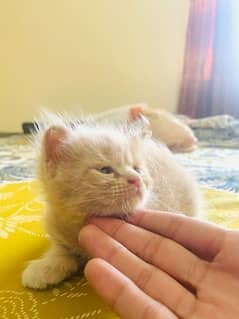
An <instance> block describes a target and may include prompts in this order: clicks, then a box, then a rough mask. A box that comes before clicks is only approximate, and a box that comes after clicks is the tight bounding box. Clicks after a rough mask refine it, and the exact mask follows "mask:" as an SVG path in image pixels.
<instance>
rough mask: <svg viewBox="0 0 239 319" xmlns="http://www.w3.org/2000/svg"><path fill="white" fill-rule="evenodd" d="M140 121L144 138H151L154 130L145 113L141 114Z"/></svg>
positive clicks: (141, 133)
mask: <svg viewBox="0 0 239 319" xmlns="http://www.w3.org/2000/svg"><path fill="white" fill-rule="evenodd" d="M138 123H139V126H140V135H141V137H142V138H147V137H148V138H150V137H151V136H152V131H151V128H150V122H149V120H148V119H147V117H145V116H144V115H142V114H140V115H139V118H138Z"/></svg>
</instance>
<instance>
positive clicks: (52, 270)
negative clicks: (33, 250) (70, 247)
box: [22, 244, 79, 289]
mask: <svg viewBox="0 0 239 319" xmlns="http://www.w3.org/2000/svg"><path fill="white" fill-rule="evenodd" d="M78 267H79V260H78V258H77V256H74V255H71V254H70V253H69V252H68V251H67V250H66V249H65V248H63V247H61V246H59V245H56V244H53V246H52V247H51V248H50V250H49V251H47V252H46V254H45V255H44V256H43V257H42V258H40V259H37V260H33V261H31V262H30V264H29V265H28V267H27V268H26V269H25V270H24V272H23V274H22V284H23V286H25V287H29V288H34V289H44V288H47V287H48V286H49V285H55V284H58V283H59V282H61V281H62V280H64V279H65V278H67V277H69V276H70V275H71V274H73V273H74V272H76V271H77V269H78Z"/></svg>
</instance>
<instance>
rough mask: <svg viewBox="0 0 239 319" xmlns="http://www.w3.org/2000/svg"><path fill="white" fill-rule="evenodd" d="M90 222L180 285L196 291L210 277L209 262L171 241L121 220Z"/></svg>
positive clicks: (95, 219) (98, 219)
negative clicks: (183, 284) (177, 281)
mask: <svg viewBox="0 0 239 319" xmlns="http://www.w3.org/2000/svg"><path fill="white" fill-rule="evenodd" d="M91 222H92V223H94V225H96V226H98V227H99V228H100V229H102V230H103V231H104V232H105V233H107V234H108V235H110V236H111V237H113V238H114V239H116V240H117V241H118V242H120V243H121V244H123V245H124V246H125V247H126V248H127V249H128V250H130V251H131V252H132V253H133V254H135V255H137V256H139V257H140V258H142V259H143V260H145V261H146V262H147V263H150V264H152V265H154V266H156V267H157V268H160V269H161V270H163V271H164V272H166V273H168V274H169V275H170V276H172V277H173V278H176V279H177V280H179V281H180V282H181V283H187V284H190V285H192V286H193V287H195V288H197V287H198V285H199V284H200V283H201V282H202V279H203V278H204V277H205V275H206V273H207V269H208V267H207V266H208V264H207V262H205V261H202V260H201V259H200V258H198V257H197V256H195V255H194V254H193V253H191V252H190V251H189V250H187V249H186V248H184V247H183V246H181V245H180V244H178V243H176V242H175V241H173V240H171V239H168V238H165V237H163V236H161V235H158V234H155V233H152V232H150V231H148V230H145V229H143V228H140V227H137V226H135V225H132V224H129V223H126V222H124V221H122V220H120V219H113V218H110V219H109V218H94V219H92V220H91ZM132 238H133V239H132Z"/></svg>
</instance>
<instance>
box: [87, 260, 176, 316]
mask: <svg viewBox="0 0 239 319" xmlns="http://www.w3.org/2000/svg"><path fill="white" fill-rule="evenodd" d="M85 276H86V278H87V279H88V280H89V282H90V284H91V285H92V286H93V288H94V289H95V291H96V292H97V294H98V295H100V296H101V297H102V298H103V300H104V301H105V302H106V303H107V304H109V305H110V306H111V307H112V308H113V309H114V310H115V311H116V312H117V313H118V314H119V315H120V318H124V319H152V318H154V319H177V317H176V316H175V315H174V314H173V313H172V312H171V311H170V310H169V309H167V308H166V307H165V306H164V305H162V304H160V303H158V302H156V301H155V300H153V299H152V298H150V297H149V296H147V295H146V294H145V293H144V292H143V291H141V290H140V289H139V288H138V287H137V286H136V285H135V284H134V283H133V282H132V281H131V280H130V279H128V278H127V277H126V276H124V275H123V274H122V273H121V272H120V271H118V270H117V269H115V268H114V267H112V266H111V265H110V264H108V263H107V262H105V261H103V260H101V259H92V260H91V261H89V262H88V263H87V265H86V267H85Z"/></svg>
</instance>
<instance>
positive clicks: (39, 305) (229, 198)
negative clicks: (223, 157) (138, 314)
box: [0, 182, 239, 319]
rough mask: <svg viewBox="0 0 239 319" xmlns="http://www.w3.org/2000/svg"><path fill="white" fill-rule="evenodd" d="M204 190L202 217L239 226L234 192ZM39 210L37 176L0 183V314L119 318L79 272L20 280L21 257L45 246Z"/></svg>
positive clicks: (23, 318)
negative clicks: (41, 282)
mask: <svg viewBox="0 0 239 319" xmlns="http://www.w3.org/2000/svg"><path fill="white" fill-rule="evenodd" d="M203 192H204V194H205V197H206V199H207V200H206V202H207V203H206V204H207V208H205V210H206V211H207V212H208V213H207V218H208V219H209V220H211V221H214V222H216V223H219V224H221V225H224V226H227V227H230V228H239V195H236V194H231V193H227V192H219V191H215V190H210V189H204V190H203ZM42 213H43V202H42V199H41V197H40V195H39V189H38V186H37V183H36V182H22V183H14V184H6V185H2V186H0V318H1V319H28V318H29V319H38V318H40V319H43V318H44V319H48V318H51V319H55V318H56V319H58V318H59V319H85V318H98V319H101V318H102V319H115V318H118V317H117V316H116V315H115V314H113V313H112V312H111V311H110V309H109V308H108V307H107V306H105V305H104V304H103V303H102V301H101V300H100V299H99V298H98V297H97V296H96V295H95V294H94V292H93V291H92V290H91V288H90V287H89V285H88V283H87V282H86V281H85V279H84V278H82V277H80V276H78V277H77V276H76V277H74V278H72V279H71V280H68V281H66V282H64V283H62V284H60V285H59V286H57V287H54V288H52V289H49V290H46V291H33V290H29V289H25V288H23V287H22V286H21V273H22V271H23V269H24V268H25V264H26V262H27V261H28V260H30V259H34V258H36V257H38V256H39V255H40V254H41V253H42V252H43V251H44V250H45V249H46V247H47V246H48V239H47V236H46V234H45V232H44V230H43V225H42Z"/></svg>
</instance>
